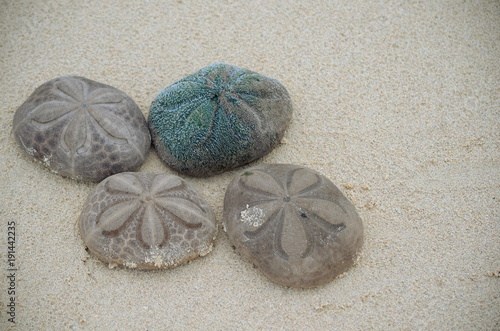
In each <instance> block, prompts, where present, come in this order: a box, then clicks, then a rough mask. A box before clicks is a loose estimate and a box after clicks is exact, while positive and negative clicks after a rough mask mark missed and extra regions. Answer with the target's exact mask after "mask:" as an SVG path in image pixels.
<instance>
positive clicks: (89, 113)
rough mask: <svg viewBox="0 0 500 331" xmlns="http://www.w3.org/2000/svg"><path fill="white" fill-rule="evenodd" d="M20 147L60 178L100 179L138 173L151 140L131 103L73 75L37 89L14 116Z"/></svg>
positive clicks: (114, 90)
mask: <svg viewBox="0 0 500 331" xmlns="http://www.w3.org/2000/svg"><path fill="white" fill-rule="evenodd" d="M13 132H14V136H15V138H16V141H17V142H18V144H19V146H21V148H23V149H24V151H25V152H26V153H28V154H29V155H31V156H33V157H34V158H35V159H36V160H38V161H41V162H42V163H43V164H44V165H45V166H46V167H48V168H50V169H51V170H52V171H53V172H56V173H58V174H60V175H62V176H66V177H72V178H75V179H80V180H88V181H96V182H97V181H100V180H102V179H104V178H106V177H107V176H110V175H112V174H115V173H118V172H123V171H131V170H135V169H137V168H138V167H139V166H140V165H141V164H142V163H143V162H144V159H145V157H146V154H147V152H148V150H149V147H150V145H151V137H150V134H149V131H148V127H147V123H146V120H145V118H144V116H143V114H142V112H141V111H140V109H139V107H138V106H137V105H136V104H135V102H134V101H133V100H132V99H131V98H130V97H129V96H127V95H126V94H125V93H124V92H122V91H120V90H118V89H117V88H114V87H112V86H109V85H105V84H102V83H98V82H95V81H92V80H90V79H86V78H83V77H76V76H68V77H58V78H55V79H53V80H50V81H48V82H46V83H44V84H42V85H41V86H39V87H38V88H37V89H36V90H35V91H34V92H33V93H32V94H31V95H30V96H29V97H28V99H27V100H26V101H25V102H24V103H23V104H22V105H21V107H19V108H18V109H17V111H16V113H15V115H14V123H13Z"/></svg>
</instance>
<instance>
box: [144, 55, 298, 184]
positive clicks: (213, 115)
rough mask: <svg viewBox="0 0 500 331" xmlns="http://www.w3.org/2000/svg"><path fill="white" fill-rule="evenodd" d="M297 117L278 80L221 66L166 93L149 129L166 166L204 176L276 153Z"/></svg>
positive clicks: (156, 106) (160, 97) (159, 99)
mask: <svg viewBox="0 0 500 331" xmlns="http://www.w3.org/2000/svg"><path fill="white" fill-rule="evenodd" d="M291 117H292V102H291V99H290V96H289V95H288V92H287V91H286V89H285V87H283V85H281V83H280V82H278V81H277V80H276V79H273V78H270V77H267V76H264V75H261V74H258V73H256V72H253V71H250V70H247V69H244V68H240V67H236V66H232V65H229V64H225V63H215V64H212V65H209V66H207V67H205V68H203V69H201V70H200V71H198V72H196V73H194V74H191V75H189V76H187V77H185V78H183V79H181V80H180V81H178V82H176V83H174V84H173V85H171V86H170V87H167V88H166V89H164V90H163V91H162V92H161V93H160V94H159V95H158V96H157V97H156V98H155V100H154V101H153V103H152V105H151V108H150V112H149V119H148V122H149V123H148V124H149V128H150V131H151V135H152V138H153V144H154V146H155V148H156V150H157V152H158V154H159V155H160V157H161V158H162V159H163V161H164V162H165V163H167V164H168V165H169V166H170V167H172V168H173V169H174V170H176V171H178V172H181V173H184V174H187V175H191V176H198V177H204V176H211V175H215V174H218V173H221V172H223V171H225V170H228V169H231V168H235V167H237V166H240V165H243V164H246V163H249V162H251V161H253V160H256V159H258V158H259V157H261V156H263V155H265V154H267V153H268V152H270V151H271V149H273V148H274V147H275V146H277V145H278V144H279V142H280V140H281V138H282V137H283V135H284V132H285V130H286V128H287V127H288V125H289V123H290V120H291Z"/></svg>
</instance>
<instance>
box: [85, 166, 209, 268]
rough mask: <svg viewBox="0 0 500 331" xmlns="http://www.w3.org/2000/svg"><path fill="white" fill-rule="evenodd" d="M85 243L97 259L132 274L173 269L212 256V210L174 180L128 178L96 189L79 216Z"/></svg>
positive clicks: (105, 182) (134, 175)
mask: <svg viewBox="0 0 500 331" xmlns="http://www.w3.org/2000/svg"><path fill="white" fill-rule="evenodd" d="M79 225H80V234H81V236H82V239H83V242H84V243H85V245H86V246H87V247H88V248H89V250H90V251H91V252H92V253H94V254H95V255H96V256H97V257H98V258H99V259H101V260H103V261H105V262H109V263H116V264H120V265H125V266H127V267H130V268H140V269H161V268H167V267H173V266H176V265H179V264H182V263H184V262H187V261H189V260H192V259H194V258H196V257H198V256H200V255H201V256H203V255H205V254H207V253H208V252H210V251H211V249H212V244H213V241H214V239H215V236H216V234H217V226H216V222H215V216H214V213H213V211H212V209H211V208H210V207H209V206H208V205H207V203H206V202H205V201H204V200H203V199H201V198H200V197H199V196H198V194H197V193H196V192H195V191H194V190H193V188H192V187H191V186H190V185H189V184H188V183H187V182H186V181H185V180H183V179H181V178H180V177H177V176H175V175H168V174H151V173H134V172H125V173H120V174H116V175H113V176H111V177H108V178H106V179H105V180H103V181H102V182H101V183H99V184H98V185H97V187H96V188H95V189H94V191H93V192H92V193H91V194H90V196H89V197H88V199H87V202H86V203H85V206H84V209H83V211H82V214H81V216H80V224H79Z"/></svg>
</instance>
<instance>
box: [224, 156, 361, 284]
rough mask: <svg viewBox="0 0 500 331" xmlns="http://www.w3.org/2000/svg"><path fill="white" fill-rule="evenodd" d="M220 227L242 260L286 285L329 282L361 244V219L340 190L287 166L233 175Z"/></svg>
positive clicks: (311, 172)
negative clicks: (222, 227) (225, 232)
mask: <svg viewBox="0 0 500 331" xmlns="http://www.w3.org/2000/svg"><path fill="white" fill-rule="evenodd" d="M224 226H225V229H226V231H227V234H228V236H229V239H230V240H231V242H232V243H233V245H234V246H235V247H236V249H237V250H238V252H239V253H240V254H241V255H242V256H244V257H245V258H247V259H248V260H249V261H251V262H252V263H253V264H255V265H256V266H257V267H258V268H259V269H260V270H261V271H262V272H263V273H264V274H265V275H266V276H267V277H268V278H269V279H270V280H272V281H273V282H276V283H278V284H281V285H285V286H291V287H303V288H306V287H314V286H319V285H322V284H325V283H328V282H330V281H331V280H333V279H334V278H335V277H337V276H338V275H340V274H341V273H343V272H345V271H346V270H347V269H349V268H350V267H351V266H352V265H353V264H354V262H355V261H356V259H357V256H358V255H359V252H360V249H361V246H362V243H363V224H362V221H361V218H360V217H359V215H358V214H357V212H356V210H355V208H354V206H353V205H352V203H351V202H350V201H349V200H348V199H347V198H346V197H345V196H344V195H343V194H342V192H340V190H339V189H338V188H337V187H336V186H335V185H334V184H333V183H332V182H331V181H330V180H329V179H328V178H326V177H325V176H323V175H321V174H320V173H318V172H316V171H314V170H312V169H309V168H306V167H302V166H297V165H291V164H272V165H263V166H257V167H253V168H249V169H247V170H245V171H244V172H242V173H241V174H240V175H238V176H237V177H236V178H235V179H234V180H233V181H232V182H231V183H230V184H229V186H228V188H227V191H226V195H225V198H224Z"/></svg>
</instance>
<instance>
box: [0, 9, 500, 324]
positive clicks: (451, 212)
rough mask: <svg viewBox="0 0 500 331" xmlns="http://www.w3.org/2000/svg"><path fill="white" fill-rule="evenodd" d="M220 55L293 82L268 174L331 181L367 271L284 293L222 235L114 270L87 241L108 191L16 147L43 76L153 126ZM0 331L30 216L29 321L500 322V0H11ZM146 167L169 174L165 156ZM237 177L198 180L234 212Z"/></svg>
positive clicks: (6, 27) (23, 287)
mask: <svg viewBox="0 0 500 331" xmlns="http://www.w3.org/2000/svg"><path fill="white" fill-rule="evenodd" d="M217 61H223V62H227V63H231V64H234V65H239V66H243V67H246V68H249V69H252V70H255V71H258V72H260V73H263V74H266V75H269V76H272V77H275V78H277V79H279V80H280V81H281V82H282V83H283V85H285V86H286V87H287V89H288V90H289V92H290V94H291V96H292V98H293V100H294V103H295V115H294V119H293V124H292V126H291V127H290V129H289V131H288V133H287V135H286V139H285V141H284V143H283V144H282V145H281V146H280V147H279V148H277V149H275V150H274V151H273V152H272V153H271V154H269V155H268V156H266V157H264V158H263V159H262V160H259V161H258V162H256V163H254V164H260V163H295V164H301V165H305V166H308V167H311V168H314V169H316V170H318V171H320V172H322V173H323V174H325V175H326V176H328V177H329V178H330V179H331V180H332V181H333V182H334V183H336V184H337V185H338V186H339V188H340V189H341V190H342V191H343V192H344V193H345V194H346V195H347V196H348V197H349V198H350V199H351V201H352V202H353V204H354V205H355V206H356V208H357V210H358V212H359V213H360V215H361V217H362V219H363V221H364V225H365V237H366V239H365V244H364V247H363V256H362V259H361V261H360V262H359V264H358V265H357V266H356V267H355V268H353V269H351V270H350V271H349V272H348V273H346V274H345V275H344V276H343V277H341V278H339V279H336V280H335V281H333V282H332V283H330V284H327V285H325V286H322V287H319V288H316V289H310V290H298V289H290V288H285V287H281V286H279V285H275V284H274V283H271V282H270V281H269V280H268V279H267V278H265V277H264V276H263V275H262V274H261V273H260V272H259V271H258V270H257V269H254V268H253V267H252V265H251V264H250V263H248V262H247V261H246V260H244V259H242V258H241V257H240V256H239V255H238V254H237V253H236V252H235V251H234V250H233V249H232V248H231V244H230V243H229V241H228V238H227V235H226V234H225V233H224V232H220V233H219V236H218V237H217V240H216V246H215V249H214V251H213V252H212V253H210V254H209V255H207V256H205V257H203V258H199V259H197V260H195V261H193V262H191V263H190V264H187V265H184V266H181V267H178V268H175V269H172V270H164V271H155V272H144V271H134V270H128V269H109V268H108V267H107V265H105V264H104V263H101V262H100V261H99V260H97V259H96V258H95V257H93V256H91V255H89V254H88V253H87V252H86V251H85V249H84V246H83V244H82V241H81V239H80V237H79V234H78V231H77V226H76V225H77V220H78V217H79V214H80V211H81V209H82V205H83V202H84V200H85V198H86V196H87V195H88V194H89V192H90V191H91V189H92V187H93V186H94V185H95V184H92V183H80V182H76V181H74V180H71V179H66V178H62V177H59V176H57V175H55V174H52V173H51V172H49V171H48V170H46V169H45V168H43V167H42V166H41V165H40V164H37V163H35V162H33V161H32V160H31V159H30V158H29V157H28V156H27V155H25V154H24V153H23V152H22V150H21V149H20V148H19V147H18V146H17V145H16V143H15V140H14V138H13V136H12V131H11V129H12V119H13V115H14V112H15V110H16V109H17V107H19V106H20V105H21V103H22V102H24V100H25V99H26V98H27V97H28V96H29V94H31V92H32V91H33V90H34V89H35V88H36V87H37V86H39V85H40V84H42V83H44V82H45V81H47V80H50V79H52V78H55V77H57V76H63V75H81V76H85V77H87V78H90V79H93V80H97V81H100V82H103V83H106V84H109V85H112V86H115V87H117V88H119V89H121V90H123V91H125V92H126V93H127V94H129V95H130V96H131V97H132V98H133V99H134V100H135V101H136V102H137V104H138V105H139V106H140V108H141V110H142V111H143V113H144V115H147V113H148V109H149V104H150V103H151V101H152V100H153V98H154V97H155V96H156V94H157V93H158V92H159V91H160V90H161V89H163V88H164V87H166V86H168V85H170V84H172V83H173V82H175V81H176V80H178V79H180V78H182V77H184V76H185V75H187V74H190V73H192V72H194V71H197V70H198V69H200V68H202V67H204V66H206V65H208V64H210V63H212V62H217ZM0 91H1V97H0V125H1V127H2V130H1V133H0V166H1V169H2V170H3V171H2V172H1V173H0V189H1V190H0V192H1V193H0V219H1V223H0V234H1V242H0V244H1V245H0V261H1V274H0V276H1V278H0V290H1V292H0V329H4V328H10V327H11V326H12V325H11V323H10V322H8V320H7V318H8V317H9V316H7V315H6V311H7V308H8V307H7V306H6V305H7V304H8V302H9V300H10V296H9V295H8V294H7V288H8V286H9V282H8V279H7V274H8V272H7V270H6V269H7V267H6V265H7V243H6V241H7V222H9V221H15V222H16V240H17V243H16V250H15V253H16V255H15V257H16V267H17V268H18V270H17V272H16V282H15V285H16V293H15V300H16V319H15V320H16V322H17V324H16V326H17V329H18V330H35V329H36V330H68V329H72V330H97V329H100V330H124V329H130V330H132V329H134V330H167V329H168V330H181V329H185V330H191V329H203V330H205V329H210V330H279V329H280V330H281V329H286V330H299V329H301V330H327V329H328V330H370V329H375V330H418V329H422V330H424V329H425V330H499V329H500V212H499V211H500V134H499V132H500V2H498V1H496V0H489V1H487V0H485V1H458V0H457V1H453V0H434V1H396V0H388V1H378V0H377V1H363V0H354V1H318V2H313V1H309V2H302V3H299V2H298V1H297V2H293V1H252V0H250V1H230V0H215V1H206V2H204V3H203V4H202V2H201V1H194V0H178V1H154V0H151V1H146V0H144V1H138V0H136V1H134V0H129V1H118V0H113V1H102V3H99V2H98V1H43V0H41V1H19V0H16V1H14V0H0ZM140 171H144V172H168V173H171V170H169V169H168V168H167V167H166V166H165V165H164V164H163V163H162V162H161V161H160V160H159V158H158V157H157V155H156V154H155V151H154V150H153V149H151V152H150V154H149V156H148V158H147V160H146V162H145V164H144V165H143V166H142V168H141V169H140ZM236 172H237V171H231V172H228V173H225V174H223V175H220V176H216V177H213V178H209V179H191V178H187V179H188V180H189V181H190V182H191V183H192V184H193V185H194V186H195V187H196V188H197V189H198V190H199V191H200V192H201V194H203V195H204V196H205V197H206V199H207V200H208V202H209V203H210V204H211V205H212V207H213V208H214V209H215V211H216V215H217V218H218V220H219V221H222V218H221V216H222V201H223V195H224V190H225V187H226V186H227V184H228V183H229V181H230V180H231V179H232V178H233V176H234V175H235V174H236Z"/></svg>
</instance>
